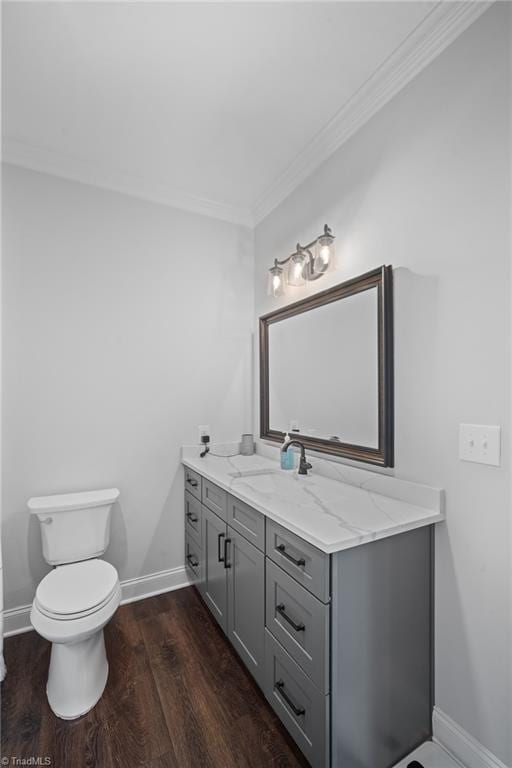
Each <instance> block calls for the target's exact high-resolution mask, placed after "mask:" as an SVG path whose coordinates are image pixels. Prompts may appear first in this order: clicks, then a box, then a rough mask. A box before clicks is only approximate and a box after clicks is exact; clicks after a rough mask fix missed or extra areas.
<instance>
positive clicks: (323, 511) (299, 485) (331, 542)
mask: <svg viewBox="0 0 512 768" xmlns="http://www.w3.org/2000/svg"><path fill="white" fill-rule="evenodd" d="M219 452H220V451H219ZM225 452H227V451H225ZM194 454H195V455H194ZM182 462H183V464H184V465H185V466H186V467H189V468H190V469H193V470H195V471H196V472H198V473H199V474H201V475H202V476H203V477H205V478H207V479H208V480H210V481H211V482H213V483H215V484H216V485H218V486H219V487H220V488H223V489H224V490H226V491H229V492H230V493H232V494H233V495H234V496H236V497H237V498H239V499H240V500H241V501H245V502H246V503H247V504H249V505H250V506H251V507H254V509H257V510H258V511H259V512H262V513H263V514H264V515H266V516H267V517H269V518H270V519H271V520H275V522H276V523H279V524H280V525H283V526H284V527H286V528H288V530H290V531H292V532H293V533H296V534H297V536H300V537H301V538H303V539H305V540H306V541H308V542H310V544H313V545H314V546H315V547H318V549H321V550H322V551H323V552H327V553H333V552H339V551H341V550H343V549H348V548H350V547H356V546H359V545H360V544H366V543H367V542H371V541H374V540H376V539H382V538H385V537H386V536H394V535H395V534H397V533H403V532H404V531H410V530H412V529H414V528H420V527H422V526H425V525H430V524H432V523H438V522H440V521H442V520H444V514H443V492H442V491H440V490H439V489H435V488H430V487H428V486H423V485H419V484H416V483H409V482H405V481H402V480H396V479H395V478H393V477H389V476H383V475H379V474H378V473H371V472H368V471H367V470H359V469H358V468H353V467H347V466H346V465H343V464H335V463H334V462H326V461H325V460H324V461H323V464H326V465H327V464H328V465H329V467H328V472H329V474H330V475H331V476H330V477H326V476H325V475H321V474H319V473H318V472H315V469H313V471H310V473H309V474H308V475H307V476H304V475H299V474H298V473H297V470H282V469H280V467H279V464H278V463H277V461H275V460H273V459H270V458H267V457H265V456H261V455H258V454H255V455H254V456H233V457H228V458H224V457H223V458H220V457H217V456H212V455H211V454H209V455H207V456H206V457H205V458H203V459H201V458H199V456H198V455H197V450H196V451H193V450H190V449H187V448H184V449H183V455H182ZM333 476H334V477H333ZM338 477H339V479H335V478H338ZM376 488H378V491H377V490H375V489H376ZM426 504H427V505H428V506H425V505H426Z"/></svg>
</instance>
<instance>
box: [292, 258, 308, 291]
mask: <svg viewBox="0 0 512 768" xmlns="http://www.w3.org/2000/svg"><path fill="white" fill-rule="evenodd" d="M307 261H308V259H307V256H306V254H305V253H294V254H293V256H292V257H291V259H290V261H289V262H288V283H289V285H295V286H301V285H305V284H306V277H305V275H306V269H307Z"/></svg>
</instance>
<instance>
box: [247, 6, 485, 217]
mask: <svg viewBox="0 0 512 768" xmlns="http://www.w3.org/2000/svg"><path fill="white" fill-rule="evenodd" d="M492 4H493V0H489V1H488V0H462V2H443V1H441V2H438V3H437V5H436V6H434V8H433V9H432V11H430V13H429V14H427V16H426V17H425V18H424V19H423V21H421V22H420V24H419V25H418V26H417V27H416V28H415V29H414V30H413V31H412V32H411V34H409V35H408V37H407V38H406V39H405V40H404V41H403V42H402V43H401V44H400V45H399V46H398V48H396V49H395V51H394V52H393V53H392V54H391V55H390V56H389V57H388V58H387V59H386V60H385V61H384V63H383V64H382V65H381V66H380V67H379V68H378V69H377V70H376V71H375V72H374V73H373V75H371V76H370V77H369V78H368V80H367V81H366V82H365V83H364V84H363V85H362V86H361V88H360V89H359V90H358V91H357V92H356V93H355V94H354V95H353V96H352V97H351V98H350V99H349V100H348V101H347V102H346V104H345V105H344V106H343V107H341V109H340V110H339V111H338V112H337V113H336V114H335V115H334V117H333V118H332V119H331V120H330V121H329V122H328V123H327V125H326V126H325V127H324V128H323V129H322V130H321V131H320V132H319V133H318V134H317V135H316V136H315V137H314V138H313V139H312V140H311V141H310V142H308V144H306V146H305V147H304V149H303V150H302V151H301V152H300V153H299V155H298V156H297V157H296V158H295V160H293V161H292V163H291V164H290V165H289V166H288V167H287V168H286V169H285V170H284V171H283V173H282V174H281V175H280V176H278V178H277V179H276V180H275V181H274V182H273V184H271V185H270V187H268V189H267V190H266V191H265V192H264V193H263V194H262V195H261V196H260V197H259V198H258V200H257V201H256V203H255V204H254V207H253V211H252V213H253V219H254V222H255V223H256V224H259V223H260V222H261V221H262V220H263V219H264V218H265V217H266V216H268V215H269V213H271V211H273V210H274V208H276V207H277V206H278V205H279V204H280V203H281V202H282V201H283V200H284V199H285V198H286V197H288V195H289V194H290V193H291V192H293V190H294V189H295V188H296V187H298V185H299V184H301V183H302V182H303V181H304V180H305V179H306V178H307V177H308V176H310V174H312V173H313V172H314V171H315V170H316V169H317V168H318V167H319V166H320V165H321V164H322V163H323V162H324V161H325V160H327V158H328V157H330V155H332V153H333V152H335V151H336V150H337V149H338V148H339V147H341V146H342V144H344V143H345V142H346V141H347V140H348V139H349V138H350V137H351V136H352V135H353V134H354V133H355V132H356V131H357V130H358V129H359V128H361V127H362V126H363V125H364V124H365V123H366V122H367V121H368V120H369V119H370V118H371V117H372V116H373V115H374V114H375V113H376V112H377V111H378V110H379V109H381V108H382V107H383V106H384V105H385V104H387V102H388V101H390V100H391V99H392V98H393V96H395V95H396V94H397V93H398V92H399V91H401V90H402V88H404V87H405V86H406V85H407V83H409V82H410V81H411V80H412V79H413V78H414V77H416V75H418V74H419V73H420V72H421V71H422V70H423V69H424V68H425V67H426V66H428V65H429V64H430V62H432V61H433V60H434V59H435V58H436V57H437V56H439V54H440V53H442V52H443V51H444V50H445V48H447V47H448V46H449V45H450V44H451V43H452V42H453V41H454V40H455V39H456V38H457V37H458V36H459V35H461V34H462V33H463V32H464V31H465V30H466V29H467V28H468V27H469V26H470V25H471V24H473V22H475V21H476V20H477V19H478V18H479V17H480V16H481V15H482V14H483V13H484V12H485V11H486V10H487V9H488V8H489V7H490V6H491V5H492Z"/></svg>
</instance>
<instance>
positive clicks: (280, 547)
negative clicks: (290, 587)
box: [266, 519, 330, 603]
mask: <svg viewBox="0 0 512 768" xmlns="http://www.w3.org/2000/svg"><path fill="white" fill-rule="evenodd" d="M266 539H267V540H266V553H267V555H268V556H269V557H270V558H272V560H273V561H274V562H275V563H277V564H278V565H280V566H281V568H282V569H283V570H285V571H286V572H287V573H289V574H290V576H293V578H294V579H296V580H297V581H298V582H299V583H300V584H302V586H303V587H306V589H308V590H309V591H310V592H312V593H313V594H314V595H316V596H317V597H318V598H319V599H320V600H322V602H324V603H327V602H328V601H329V599H330V573H329V571H330V568H329V555H326V554H325V552H321V551H320V550H319V549H317V548H316V547H314V546H313V545H312V544H308V542H307V541H304V539H301V538H299V536H296V535H295V534H294V533H291V532H290V531H288V530H287V529H286V528H283V527H282V526H280V525H278V524H277V523H274V522H273V520H268V519H267V536H266Z"/></svg>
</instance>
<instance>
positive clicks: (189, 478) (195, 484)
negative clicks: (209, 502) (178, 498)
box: [187, 477, 197, 488]
mask: <svg viewBox="0 0 512 768" xmlns="http://www.w3.org/2000/svg"><path fill="white" fill-rule="evenodd" d="M187 483H190V485H191V486H192V488H197V480H194V478H193V477H187Z"/></svg>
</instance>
